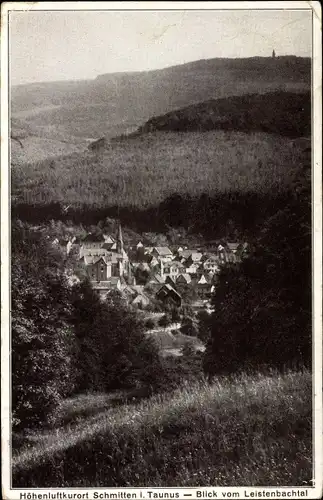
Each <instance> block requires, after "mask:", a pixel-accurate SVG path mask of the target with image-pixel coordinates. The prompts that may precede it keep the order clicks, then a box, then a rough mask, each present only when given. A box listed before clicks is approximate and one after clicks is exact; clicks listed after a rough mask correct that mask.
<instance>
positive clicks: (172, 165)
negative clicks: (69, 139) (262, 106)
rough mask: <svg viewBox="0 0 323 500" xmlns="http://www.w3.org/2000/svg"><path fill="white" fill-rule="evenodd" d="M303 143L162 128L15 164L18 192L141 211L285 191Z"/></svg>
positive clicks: (27, 197)
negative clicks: (217, 196) (174, 202)
mask: <svg viewBox="0 0 323 500" xmlns="http://www.w3.org/2000/svg"><path fill="white" fill-rule="evenodd" d="M299 142H300V140H299V139H296V140H291V139H288V138H286V137H281V136H278V135H273V134H267V133H260V132H259V133H251V134H244V133H240V132H228V131H210V132H204V133H200V132H190V133H179V132H157V133H152V134H146V135H143V136H141V137H136V138H133V139H128V140H126V141H122V142H114V143H112V144H110V145H108V146H107V147H106V148H105V149H104V150H102V151H100V152H97V153H92V152H87V153H81V154H79V153H75V154H72V155H69V156H64V157H60V158H58V159H49V160H45V161H35V162H33V163H28V164H26V163H24V164H19V165H15V166H14V168H13V169H12V194H13V195H14V196H15V200H16V201H17V202H21V203H23V202H25V203H26V202H27V203H33V204H34V203H36V204H37V203H38V204H43V203H52V202H60V203H68V204H71V205H73V206H74V207H79V206H88V207H106V206H114V205H119V206H124V207H136V208H140V209H141V208H145V207H147V206H151V205H155V204H158V203H160V202H161V201H162V200H164V199H165V198H166V197H167V196H169V195H171V194H173V193H179V194H188V195H198V194H201V193H208V194H211V195H212V194H214V193H217V192H220V193H225V192H227V191H229V190H230V191H239V192H241V193H245V192H258V193H268V192H270V191H271V192H275V193H280V192H284V191H285V190H286V188H288V187H289V186H290V184H291V182H292V180H293V178H294V175H295V171H296V170H297V166H298V165H299V163H300V158H301V155H302V150H303V146H302V145H300V144H299Z"/></svg>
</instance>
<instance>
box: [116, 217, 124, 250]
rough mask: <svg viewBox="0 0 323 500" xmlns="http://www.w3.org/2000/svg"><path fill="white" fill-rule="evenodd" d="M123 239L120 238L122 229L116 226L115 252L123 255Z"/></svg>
mask: <svg viewBox="0 0 323 500" xmlns="http://www.w3.org/2000/svg"><path fill="white" fill-rule="evenodd" d="M123 251H124V248H123V237H122V229H121V224H119V225H118V234H117V252H118V253H121V254H123Z"/></svg>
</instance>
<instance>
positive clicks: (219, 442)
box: [12, 371, 312, 487]
mask: <svg viewBox="0 0 323 500" xmlns="http://www.w3.org/2000/svg"><path fill="white" fill-rule="evenodd" d="M311 394H312V391H311V374H310V373H308V372H306V371H303V372H287V373H285V374H278V373H269V374H267V375H264V374H258V375H240V376H236V377H232V378H216V379H214V380H213V382H212V383H211V384H207V383H206V382H205V383H203V382H200V383H196V384H195V385H194V384H193V385H191V386H189V385H186V386H185V385H184V386H182V387H181V388H178V389H177V390H175V391H174V392H172V393H169V394H164V395H158V396H157V395H156V396H153V397H151V398H150V399H147V400H142V401H141V402H139V403H137V404H123V405H120V406H114V405H112V404H111V406H110V407H109V401H108V399H107V398H105V397H103V396H102V395H92V396H91V395H88V396H86V397H84V396H83V399H82V397H80V398H79V399H78V403H77V402H76V401H75V400H74V401H73V400H72V401H69V402H68V403H67V404H65V406H64V405H63V407H62V408H61V418H63V420H64V415H62V412H63V414H64V412H65V414H66V413H68V412H69V413H73V411H75V412H76V411H77V412H78V413H79V414H80V412H81V413H82V409H83V413H84V411H85V410H86V408H89V407H92V408H94V407H95V406H96V407H97V410H98V412H97V414H92V415H88V416H87V417H85V418H83V419H80V420H78V421H76V422H75V423H74V424H73V423H70V424H68V425H65V426H61V427H57V428H55V429H54V430H52V431H47V432H44V433H43V434H38V435H36V436H34V437H33V440H32V441H30V444H29V446H27V445H25V446H24V447H23V448H21V449H20V450H19V451H17V452H15V454H14V456H13V459H12V471H13V486H14V487H27V486H36V487H68V486H79V487H86V486H105V487H113V486H119V487H121V486H122V487H125V486H156V487H158V486H159V487H161V486H175V485H176V486H200V485H204V486H207V485H210V486H211V485H212V486H235V485H239V486H243V485H245V486H251V485H253V486H255V485H257V486H266V485H272V484H275V485H277V486H278V485H280V486H287V485H288V486H296V485H306V484H310V481H311V479H312V449H311V440H312V434H311V433H312V430H311V414H312V408H311ZM85 413H86V412H85ZM63 420H62V421H63Z"/></svg>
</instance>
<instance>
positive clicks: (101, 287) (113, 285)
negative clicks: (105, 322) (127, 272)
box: [92, 276, 122, 299]
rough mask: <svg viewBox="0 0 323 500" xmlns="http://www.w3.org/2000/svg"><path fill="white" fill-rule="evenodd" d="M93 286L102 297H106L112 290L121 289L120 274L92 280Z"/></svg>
mask: <svg viewBox="0 0 323 500" xmlns="http://www.w3.org/2000/svg"><path fill="white" fill-rule="evenodd" d="M92 287H93V288H94V290H96V291H97V292H98V293H99V295H100V297H101V298H102V299H104V298H105V297H106V295H107V294H108V293H109V292H110V291H111V290H118V291H121V288H122V281H121V278H119V277H118V276H113V277H111V278H109V279H108V280H105V281H99V282H95V281H92Z"/></svg>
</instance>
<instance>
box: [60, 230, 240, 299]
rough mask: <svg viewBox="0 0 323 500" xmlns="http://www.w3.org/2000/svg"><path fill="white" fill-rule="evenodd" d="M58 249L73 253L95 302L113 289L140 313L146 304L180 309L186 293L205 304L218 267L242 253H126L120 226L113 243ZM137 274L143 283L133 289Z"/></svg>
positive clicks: (92, 237) (138, 247) (218, 248)
mask: <svg viewBox="0 0 323 500" xmlns="http://www.w3.org/2000/svg"><path fill="white" fill-rule="evenodd" d="M64 245H66V252H67V254H70V253H71V252H72V250H73V251H74V252H76V256H77V260H78V262H79V264H81V266H82V267H83V268H84V269H85V271H86V273H87V275H88V277H89V279H90V280H91V282H92V286H93V288H95V289H96V290H97V291H98V292H99V294H100V296H101V297H103V298H104V297H105V296H106V295H107V294H108V293H109V292H110V291H111V290H112V289H117V290H119V291H120V292H121V293H122V294H123V296H124V297H125V298H126V300H127V301H128V302H129V303H131V304H132V305H136V306H139V307H143V308H144V307H147V306H148V305H149V303H150V301H151V300H152V299H157V300H159V301H161V302H164V303H167V302H169V303H172V304H175V305H176V306H180V305H181V304H182V302H183V295H184V291H186V292H187V290H189V289H191V290H194V291H195V292H196V293H197V294H198V296H199V297H200V298H208V297H209V296H210V295H211V293H212V291H213V289H214V285H215V282H216V276H217V274H218V272H219V270H220V266H221V264H223V263H226V262H237V261H239V260H241V259H242V258H243V255H244V254H245V253H246V252H247V249H248V245H247V244H246V243H243V244H240V243H223V242H222V243H214V245H213V246H211V248H210V249H209V250H199V249H188V248H187V247H181V246H176V247H171V248H169V247H164V246H146V245H145V244H144V243H142V242H141V241H139V242H137V243H135V244H134V245H132V246H129V248H128V250H127V252H126V251H125V248H124V243H123V236H122V229H121V226H120V225H119V227H118V231H117V235H116V237H113V236H111V235H104V234H103V235H98V234H88V235H87V236H86V237H85V238H83V239H82V240H77V239H76V238H73V239H72V240H69V241H67V242H64ZM138 273H139V274H141V276H144V277H145V279H144V283H143V282H142V280H141V282H140V283H139V282H138V283H136V276H138Z"/></svg>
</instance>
